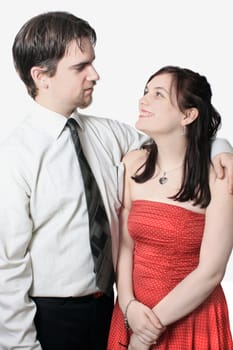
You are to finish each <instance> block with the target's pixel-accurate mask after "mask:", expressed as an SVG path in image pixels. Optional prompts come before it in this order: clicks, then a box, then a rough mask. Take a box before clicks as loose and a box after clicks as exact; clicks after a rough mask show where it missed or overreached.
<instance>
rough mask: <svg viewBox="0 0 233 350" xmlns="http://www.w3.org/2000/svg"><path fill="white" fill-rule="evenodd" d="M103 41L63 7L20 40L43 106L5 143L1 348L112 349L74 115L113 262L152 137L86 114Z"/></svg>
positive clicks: (24, 71)
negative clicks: (122, 217) (121, 218)
mask: <svg viewBox="0 0 233 350" xmlns="http://www.w3.org/2000/svg"><path fill="white" fill-rule="evenodd" d="M95 41H96V34H95V31H94V30H93V29H92V28H91V27H90V26H89V24H88V23H87V22H86V21H84V20H82V19H79V18H77V17H75V16H73V15H72V14H68V13H64V12H50V13H46V14H42V15H39V16H36V17H34V18H32V19H31V20H29V21H28V22H27V23H26V24H25V25H24V26H23V27H22V28H21V30H20V31H19V33H18V34H17V36H16V38H15V41H14V45H13V57H14V63H15V67H16V70H17V72H18V74H19V76H20V77H21V79H22V80H23V82H24V83H25V85H26V87H27V90H28V93H29V95H30V96H31V97H32V98H33V99H34V100H35V106H34V110H33V111H32V112H31V113H30V114H29V115H28V117H27V118H26V119H25V121H24V122H23V123H22V125H21V126H20V127H18V128H17V129H16V130H15V131H14V132H13V133H12V135H11V136H10V137H9V138H8V140H6V141H5V143H4V144H3V145H2V146H1V150H0V162H1V168H2V170H1V183H0V195H1V197H0V198H1V201H0V271H1V272H0V286H1V288H0V349H1V350H9V349H24V350H29V349H30V350H41V349H43V350H46V349H49V350H51V349H56V350H68V349H69V350H73V349H79V350H87V349H92V350H94V349H95V350H104V349H105V348H106V342H107V336H108V329H109V324H110V318H111V313H112V308H113V294H112V293H111V292H110V293H105V290H102V289H101V288H100V287H98V283H97V282H96V270H95V271H94V260H93V259H92V250H91V246H90V239H89V230H90V227H89V219H90V218H89V216H88V215H89V209H88V205H87V201H86V195H85V190H86V187H85V179H83V178H82V170H83V169H82V167H80V164H79V160H78V158H77V154H76V152H75V147H74V143H73V139H72V137H71V136H72V135H71V133H70V129H69V127H68V126H67V120H70V119H73V120H75V121H76V123H77V125H78V127H77V128H78V133H79V139H80V142H81V144H82V148H83V150H84V153H85V157H86V159H87V161H88V163H89V164H90V167H91V169H92V172H93V173H94V175H95V178H96V181H97V183H98V187H99V188H100V191H101V195H102V200H103V202H104V206H105V208H106V212H107V216H108V219H109V222H110V227H111V231H112V245H113V247H114V249H113V260H114V263H115V261H116V255H117V247H118V235H117V232H118V226H117V225H118V222H117V213H118V211H119V208H120V205H121V192H122V175H123V167H122V165H121V163H120V161H121V158H122V156H123V154H125V153H126V152H127V151H128V150H130V149H133V148H137V147H138V146H139V145H141V144H142V143H143V142H145V140H146V139H145V136H143V135H139V134H138V133H137V132H136V131H135V130H134V129H133V128H131V127H129V126H127V125H123V124H120V123H118V122H116V121H112V120H107V119H101V118H95V117H87V116H84V115H81V114H78V113H77V110H76V109H77V108H85V107H87V106H88V105H90V103H91V101H92V93H93V89H94V86H95V84H96V82H97V80H98V79H99V76H98V73H97V72H96V70H95V68H94V66H93V61H94V58H95V53H94V44H95ZM226 150H228V149H227V148H226ZM229 151H231V149H229ZM77 153H78V152H77ZM229 158H230V157H229ZM224 159H225V165H227V162H228V164H231V163H232V162H231V160H230V161H229V160H228V158H227V156H226V155H225V158H224V157H223V158H222V162H224ZM93 197H94V195H93ZM111 290H112V288H111ZM103 292H104V293H103Z"/></svg>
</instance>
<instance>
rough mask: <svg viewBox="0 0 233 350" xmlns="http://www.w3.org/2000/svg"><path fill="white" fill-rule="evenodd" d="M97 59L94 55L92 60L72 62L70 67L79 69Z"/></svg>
mask: <svg viewBox="0 0 233 350" xmlns="http://www.w3.org/2000/svg"><path fill="white" fill-rule="evenodd" d="M94 60H95V57H92V58H91V59H90V60H86V61H82V62H79V63H75V64H72V65H71V66H70V67H69V69H79V68H83V67H85V66H87V65H88V64H92V62H93V61H94Z"/></svg>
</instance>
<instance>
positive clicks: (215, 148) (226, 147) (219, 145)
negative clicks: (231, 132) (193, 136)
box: [211, 138, 233, 159]
mask: <svg viewBox="0 0 233 350" xmlns="http://www.w3.org/2000/svg"><path fill="white" fill-rule="evenodd" d="M223 152H228V153H233V148H232V146H231V144H230V142H229V141H227V140H226V139H222V138H215V139H214V140H213V141H212V146H211V159H213V158H214V157H215V156H216V155H217V154H219V153H223Z"/></svg>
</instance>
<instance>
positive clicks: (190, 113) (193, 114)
mask: <svg viewBox="0 0 233 350" xmlns="http://www.w3.org/2000/svg"><path fill="white" fill-rule="evenodd" d="M198 115H199V112H198V109H197V108H195V107H192V108H189V109H187V110H186V111H185V113H184V117H183V119H182V121H181V123H182V126H185V125H189V124H191V123H192V122H194V120H196V119H197V118H198Z"/></svg>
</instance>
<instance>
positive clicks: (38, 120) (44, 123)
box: [29, 101, 84, 139]
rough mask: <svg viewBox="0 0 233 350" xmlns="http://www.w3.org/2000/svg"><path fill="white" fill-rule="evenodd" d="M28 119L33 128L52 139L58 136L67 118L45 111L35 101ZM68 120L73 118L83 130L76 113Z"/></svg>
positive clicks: (81, 122) (45, 109)
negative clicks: (42, 131)
mask: <svg viewBox="0 0 233 350" xmlns="http://www.w3.org/2000/svg"><path fill="white" fill-rule="evenodd" d="M29 118H30V121H31V123H32V124H33V125H34V126H36V127H38V128H39V129H42V130H44V131H45V132H46V133H48V134H50V135H51V136H52V137H53V138H54V139H57V138H58V137H59V136H60V134H61V133H62V131H63V129H64V127H65V125H66V122H67V118H66V117H64V116H63V115H61V114H59V113H56V112H54V111H52V110H50V109H47V108H45V107H43V106H41V105H40V104H38V103H37V102H35V101H34V103H33V109H32V112H31V114H30V116H29ZM69 118H74V119H75V120H76V121H77V123H78V125H79V126H80V128H81V129H83V128H84V125H83V121H82V120H81V119H80V117H79V115H78V112H77V111H74V112H73V113H72V114H71V115H70V117H69Z"/></svg>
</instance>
